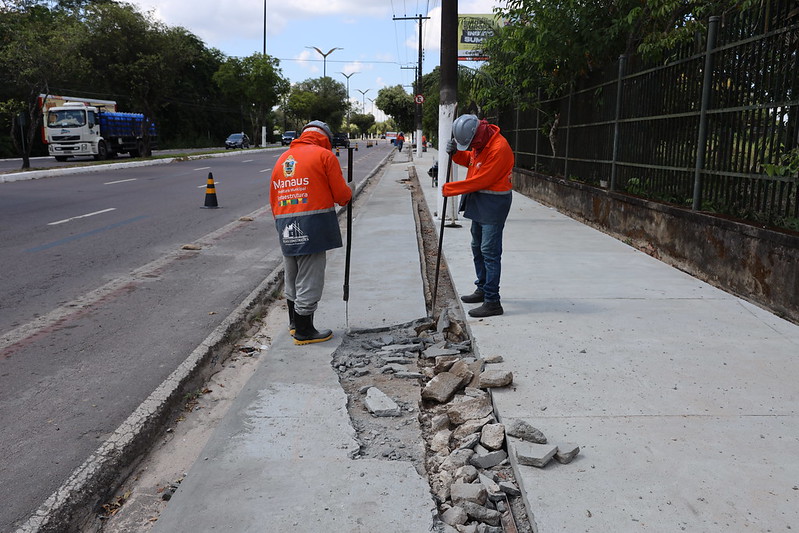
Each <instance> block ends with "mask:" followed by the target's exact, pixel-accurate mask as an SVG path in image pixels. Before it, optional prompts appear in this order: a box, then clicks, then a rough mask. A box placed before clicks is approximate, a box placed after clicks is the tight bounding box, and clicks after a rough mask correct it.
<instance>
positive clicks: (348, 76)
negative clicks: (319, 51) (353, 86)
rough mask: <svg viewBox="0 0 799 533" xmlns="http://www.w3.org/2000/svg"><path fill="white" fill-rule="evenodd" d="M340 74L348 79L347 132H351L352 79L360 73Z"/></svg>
mask: <svg viewBox="0 0 799 533" xmlns="http://www.w3.org/2000/svg"><path fill="white" fill-rule="evenodd" d="M339 74H341V75H342V76H344V77H345V78H347V106H348V107H347V132H349V130H350V108H349V103H350V78H351V77H352V76H354V75H356V74H358V73H357V72H350V73H349V74H344V73H343V72H339Z"/></svg>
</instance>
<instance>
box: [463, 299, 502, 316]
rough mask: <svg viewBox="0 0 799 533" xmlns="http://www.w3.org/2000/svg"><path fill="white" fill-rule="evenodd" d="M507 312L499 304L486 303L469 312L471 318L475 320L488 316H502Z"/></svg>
mask: <svg viewBox="0 0 799 533" xmlns="http://www.w3.org/2000/svg"><path fill="white" fill-rule="evenodd" d="M504 312H505V311H504V310H503V309H502V304H500V303H499V302H485V303H483V305H481V306H480V307H475V308H474V309H472V310H471V311H469V316H471V317H474V318H484V317H487V316H495V315H501V314H502V313H504Z"/></svg>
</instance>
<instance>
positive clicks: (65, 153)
mask: <svg viewBox="0 0 799 533" xmlns="http://www.w3.org/2000/svg"><path fill="white" fill-rule="evenodd" d="M50 98H52V97H48V98H46V99H44V101H43V105H42V109H43V112H44V126H43V130H44V142H45V143H47V145H48V152H49V154H50V155H51V156H53V157H55V158H56V160H58V161H66V160H67V159H68V158H70V157H73V156H93V157H94V158H95V159H97V160H102V159H108V158H112V157H116V155H117V154H130V156H131V157H139V156H150V155H151V154H152V149H153V148H157V147H158V136H157V134H156V129H155V125H154V124H152V123H151V122H150V121H148V120H145V118H144V115H142V114H141V113H119V112H117V111H116V102H114V101H111V100H89V99H82V98H69V97H56V98H53V99H52V100H50ZM58 99H61V100H60V101H59V100H58ZM48 100H49V101H50V103H55V104H57V105H47V102H48ZM146 137H149V139H146ZM146 140H149V146H148V143H147V142H146Z"/></svg>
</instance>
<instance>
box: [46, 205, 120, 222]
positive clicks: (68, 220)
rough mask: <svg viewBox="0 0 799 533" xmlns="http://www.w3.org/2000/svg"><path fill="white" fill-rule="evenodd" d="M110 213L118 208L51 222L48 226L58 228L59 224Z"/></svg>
mask: <svg viewBox="0 0 799 533" xmlns="http://www.w3.org/2000/svg"><path fill="white" fill-rule="evenodd" d="M109 211H116V207H109V208H108V209H103V210H102V211H95V212H94V213H86V214H85V215H78V216H76V217H72V218H65V219H64V220H57V221H56V222H50V223H48V224H47V225H48V226H57V225H58V224H64V223H65V222H71V221H73V220H77V219H79V218H86V217H93V216H94V215H100V214H102V213H108V212H109Z"/></svg>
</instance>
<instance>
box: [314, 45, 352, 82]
mask: <svg viewBox="0 0 799 533" xmlns="http://www.w3.org/2000/svg"><path fill="white" fill-rule="evenodd" d="M305 48H313V49H314V50H316V51H317V52H319V55H321V56H322V76H323V77H325V78H326V77H327V56H329V55H330V54H332V53H333V52H334V51H336V50H344V49H343V48H339V47H338V46H337V47H335V48H331V49H330V50H328V51H327V53H324V52H322V51H321V50H319V49H318V48H317V47H315V46H306V47H305Z"/></svg>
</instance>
